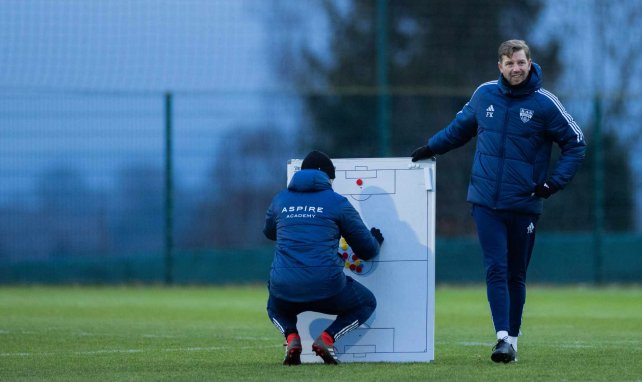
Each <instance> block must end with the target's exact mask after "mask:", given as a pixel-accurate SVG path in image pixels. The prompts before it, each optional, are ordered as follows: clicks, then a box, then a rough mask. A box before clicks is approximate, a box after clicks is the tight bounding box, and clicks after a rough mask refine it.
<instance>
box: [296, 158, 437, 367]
mask: <svg viewBox="0 0 642 382" xmlns="http://www.w3.org/2000/svg"><path fill="white" fill-rule="evenodd" d="M332 161H333V163H334V165H335V167H336V179H335V180H334V182H333V185H332V188H333V189H334V190H335V191H336V192H337V193H339V194H341V195H343V196H345V197H346V198H348V200H349V201H350V202H351V203H352V205H353V206H354V207H355V208H356V210H357V211H359V214H360V215H361V218H362V219H363V221H364V223H365V224H366V226H367V227H368V228H370V227H377V228H379V229H381V232H382V234H383V236H384V238H385V241H384V243H383V245H382V247H381V252H380V254H379V255H378V256H377V257H375V258H374V259H372V260H370V261H363V260H361V259H359V258H358V255H357V254H354V253H353V252H352V250H351V249H350V247H349V246H348V245H347V243H346V242H345V240H343V239H342V240H341V241H340V243H339V247H338V248H337V256H339V257H340V258H341V259H342V260H343V261H344V265H345V266H344V272H345V273H346V274H348V275H350V276H352V277H353V278H354V279H355V280H357V281H359V282H360V283H361V284H363V285H365V286H366V287H367V288H368V289H370V290H371V291H372V292H373V293H374V295H375V297H376V298H377V309H376V310H375V312H374V313H373V315H372V316H371V317H370V319H368V321H367V322H365V323H364V324H363V325H361V326H360V327H359V328H357V329H354V330H353V331H351V332H349V333H347V334H346V335H344V336H343V337H341V338H339V339H338V340H337V342H336V343H335V351H336V354H337V357H338V358H339V361H340V362H429V361H432V360H433V359H434V316H435V299H434V297H435V179H436V177H435V175H436V166H435V161H434V160H426V161H419V162H415V163H413V162H411V161H410V158H360V159H333V160H332ZM301 162H302V160H301V159H291V160H290V161H289V162H288V167H287V173H288V183H289V181H290V179H291V178H292V175H293V174H294V173H295V172H296V171H299V170H300V168H301ZM333 319H334V316H329V315H324V314H320V313H316V312H305V313H302V314H300V315H299V316H298V324H297V326H298V329H299V333H300V335H301V340H302V345H303V353H302V354H301V361H302V362H304V363H312V362H321V358H320V357H317V356H316V355H315V354H314V353H313V352H312V342H313V341H314V338H316V337H317V336H318V335H319V334H320V333H321V332H322V331H323V330H324V329H325V328H326V327H327V326H328V325H329V323H330V322H331V320H333Z"/></svg>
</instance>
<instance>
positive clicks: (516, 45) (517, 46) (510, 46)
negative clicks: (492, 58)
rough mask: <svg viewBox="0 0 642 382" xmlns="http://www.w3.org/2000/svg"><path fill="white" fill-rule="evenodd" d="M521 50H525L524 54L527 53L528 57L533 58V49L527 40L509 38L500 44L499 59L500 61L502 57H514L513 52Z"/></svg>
mask: <svg viewBox="0 0 642 382" xmlns="http://www.w3.org/2000/svg"><path fill="white" fill-rule="evenodd" d="M520 50H523V51H524V54H525V55H526V58H527V59H529V60H530V59H531V49H530V48H529V47H528V44H526V41H524V40H508V41H504V42H503V43H501V44H500V45H499V49H498V50H497V60H498V61H499V62H502V57H503V56H506V57H508V58H511V57H513V53H515V52H518V51H520Z"/></svg>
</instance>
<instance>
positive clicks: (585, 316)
mask: <svg viewBox="0 0 642 382" xmlns="http://www.w3.org/2000/svg"><path fill="white" fill-rule="evenodd" d="M436 299H437V300H436V310H437V313H436V339H435V355H436V357H435V358H436V359H435V361H434V362H432V363H411V364H383V363H365V364H342V365H339V366H325V365H322V364H314V365H302V366H299V367H284V366H282V365H281V364H280V362H281V360H282V355H283V347H282V339H281V336H280V334H279V333H278V332H277V331H276V329H275V328H274V327H273V326H272V325H271V324H270V322H269V321H268V319H267V316H266V313H265V300H266V291H265V289H264V288H263V287H234V288H232V287H227V288H156V287H120V288H119V287H115V288H111V287H110V288H107V287H106V288H84V287H76V288H74V287H68V288H65V287H56V288H50V287H24V288H21V287H4V288H0V381H90V380H94V381H112V380H113V381H128V380H150V381H177V380H180V381H199V380H212V381H222V380H234V381H237V380H255V381H284V380H285V381H288V380H294V381H299V380H306V381H321V380H324V381H336V380H341V381H343V380H359V381H407V380H435V381H486V380H489V381H490V380H492V381H514V380H519V381H642V289H640V288H615V287H613V288H604V289H592V288H542V287H540V288H534V287H531V288H530V289H529V294H528V298H527V305H526V309H525V319H524V325H523V332H524V335H523V337H521V339H520V343H519V362H517V363H514V364H508V365H503V364H494V363H492V362H491V361H490V358H489V356H490V348H491V347H492V345H493V342H494V341H493V337H494V335H493V331H492V328H491V323H490V314H489V309H488V306H487V304H486V297H485V291H484V288H483V287H476V288H473V287H471V288H455V287H438V288H437V297H436Z"/></svg>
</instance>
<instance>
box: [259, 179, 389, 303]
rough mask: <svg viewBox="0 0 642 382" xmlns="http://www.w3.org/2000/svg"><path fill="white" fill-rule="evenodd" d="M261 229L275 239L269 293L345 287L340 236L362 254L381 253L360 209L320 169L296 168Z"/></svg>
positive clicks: (304, 294) (299, 294)
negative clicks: (339, 191) (340, 252)
mask: <svg viewBox="0 0 642 382" xmlns="http://www.w3.org/2000/svg"><path fill="white" fill-rule="evenodd" d="M263 233H264V234H265V236H266V237H267V238H268V239H270V240H276V249H275V252H274V259H273V261H272V268H271V270H270V293H271V294H272V295H274V296H275V297H278V298H280V299H283V300H287V301H295V302H302V301H314V300H320V299H324V298H328V297H332V296H334V295H336V294H337V293H339V292H340V291H341V290H342V289H343V288H344V286H345V285H346V276H345V274H344V273H343V268H344V262H343V260H342V259H340V258H339V256H338V255H337V249H338V248H339V239H340V238H341V236H343V237H344V238H345V239H346V242H347V243H348V245H350V247H351V248H352V250H353V251H354V253H356V254H358V255H359V257H360V258H362V259H364V260H368V259H371V258H373V257H375V256H376V255H377V254H378V253H379V243H378V242H377V241H376V240H375V239H374V237H372V234H371V233H370V231H369V230H368V228H367V227H366V226H365V224H364V223H363V221H362V220H361V217H360V216H359V213H358V212H357V211H356V210H355V209H354V207H353V206H352V205H351V204H350V202H348V200H347V199H346V198H345V197H344V196H341V195H339V194H337V193H336V192H334V191H333V190H332V185H331V183H330V179H329V178H328V175H326V173H325V172H323V171H319V170H301V171H298V172H296V173H295V174H294V176H293V177H292V180H291V181H290V184H289V185H288V188H287V189H286V190H283V191H281V192H280V193H278V194H277V195H276V196H275V197H274V199H272V203H271V205H270V207H269V208H268V210H267V213H266V216H265V227H264V228H263Z"/></svg>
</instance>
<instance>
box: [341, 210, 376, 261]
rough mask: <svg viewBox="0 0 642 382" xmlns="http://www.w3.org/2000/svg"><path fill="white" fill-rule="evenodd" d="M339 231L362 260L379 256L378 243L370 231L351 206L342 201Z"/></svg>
mask: <svg viewBox="0 0 642 382" xmlns="http://www.w3.org/2000/svg"><path fill="white" fill-rule="evenodd" d="M341 208H342V213H341V218H340V219H339V231H340V233H341V236H343V238H344V239H346V242H347V243H348V245H349V246H350V247H351V248H352V251H354V253H355V254H356V255H357V256H359V257H360V258H362V259H364V260H370V259H372V258H373V257H375V256H377V254H379V249H380V246H379V243H378V242H377V240H375V238H374V237H373V236H372V234H371V233H370V230H369V229H368V227H366V225H365V224H364V223H363V220H361V216H359V213H358V212H357V210H355V209H354V207H353V206H352V204H350V202H348V201H347V200H346V199H344V200H343V204H342V207H341Z"/></svg>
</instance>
